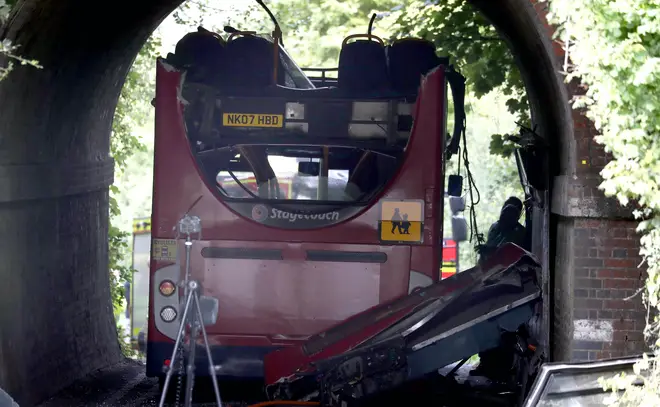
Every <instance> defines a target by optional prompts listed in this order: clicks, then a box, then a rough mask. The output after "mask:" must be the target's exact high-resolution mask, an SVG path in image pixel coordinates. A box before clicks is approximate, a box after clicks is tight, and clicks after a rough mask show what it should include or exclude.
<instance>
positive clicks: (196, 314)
mask: <svg viewBox="0 0 660 407" xmlns="http://www.w3.org/2000/svg"><path fill="white" fill-rule="evenodd" d="M178 226H179V228H178V229H179V234H182V235H185V236H186V241H185V251H186V262H185V263H186V267H185V270H186V271H185V275H184V281H183V288H184V302H183V303H185V307H184V309H183V315H182V316H181V320H180V321H181V326H180V327H179V332H178V334H177V337H176V342H175V343H174V351H173V352H172V357H171V358H170V361H171V363H170V364H169V366H167V374H166V376H165V383H164V385H163V391H162V393H161V396H160V403H159V404H158V406H159V407H164V406H165V398H166V396H167V391H168V389H169V385H170V381H171V380H172V375H173V373H174V370H175V366H177V365H178V364H179V363H181V365H183V361H184V360H185V358H184V353H185V354H187V355H186V356H187V359H188V364H187V366H186V391H185V401H184V406H185V407H192V398H193V388H194V386H195V351H196V347H197V346H196V345H197V337H198V336H199V333H200V332H201V334H202V339H203V341H204V348H205V350H206V358H207V361H208V364H209V374H210V375H211V380H212V381H213V391H214V392H215V402H216V403H217V405H218V407H222V400H221V398H220V389H219V387H218V379H217V378H216V376H215V373H216V368H215V365H214V364H213V358H212V357H211V348H210V347H209V341H208V337H207V335H206V328H205V325H207V324H206V322H207V321H205V318H204V316H205V315H204V314H202V307H201V306H200V291H201V287H200V284H199V282H197V281H195V280H192V279H190V252H191V250H192V240H193V239H192V235H193V234H197V237H198V238H199V234H200V233H201V230H202V228H201V223H200V219H199V218H198V217H197V216H189V215H188V214H186V215H185V216H184V217H183V218H182V219H181V220H180V221H179V225H178ZM215 304H216V307H217V301H215ZM210 314H212V315H211V316H210V318H209V319H211V320H212V321H211V322H209V323H208V324H213V323H214V322H215V321H214V320H215V315H213V314H215V312H213V311H211V312H210ZM207 317H209V315H207ZM186 326H188V327H189V328H190V336H189V338H188V346H187V347H184V339H185V336H186ZM180 349H183V352H181V351H180ZM179 359H180V360H179ZM182 373H183V372H179V374H182Z"/></svg>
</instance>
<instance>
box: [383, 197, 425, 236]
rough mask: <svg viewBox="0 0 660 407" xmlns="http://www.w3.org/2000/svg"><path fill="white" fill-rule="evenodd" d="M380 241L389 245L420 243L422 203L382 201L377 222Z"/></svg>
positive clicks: (422, 215)
mask: <svg viewBox="0 0 660 407" xmlns="http://www.w3.org/2000/svg"><path fill="white" fill-rule="evenodd" d="M378 229H379V230H378V232H379V234H380V240H381V241H383V242H390V243H422V241H423V240H424V239H423V231H424V201H422V200H382V201H380V220H379V222H378Z"/></svg>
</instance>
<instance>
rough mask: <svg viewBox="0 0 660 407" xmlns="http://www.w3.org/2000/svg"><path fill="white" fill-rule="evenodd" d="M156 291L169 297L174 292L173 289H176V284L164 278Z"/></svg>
mask: <svg viewBox="0 0 660 407" xmlns="http://www.w3.org/2000/svg"><path fill="white" fill-rule="evenodd" d="M158 291H160V293H161V294H162V295H163V296H165V297H169V296H170V295H172V294H174V291H176V286H175V285H174V283H173V282H171V281H170V280H165V281H163V282H162V283H160V285H159V286H158Z"/></svg>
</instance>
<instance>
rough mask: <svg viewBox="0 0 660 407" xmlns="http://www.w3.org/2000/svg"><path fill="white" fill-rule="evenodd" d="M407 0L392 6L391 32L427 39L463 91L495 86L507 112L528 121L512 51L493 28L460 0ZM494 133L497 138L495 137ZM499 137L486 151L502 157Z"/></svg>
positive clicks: (478, 92) (505, 151) (507, 151)
mask: <svg viewBox="0 0 660 407" xmlns="http://www.w3.org/2000/svg"><path fill="white" fill-rule="evenodd" d="M428 3H429V2H428V1H421V0H414V1H411V2H410V3H409V4H408V5H407V6H406V7H404V8H403V9H402V10H400V11H397V12H396V13H395V14H396V25H395V31H394V35H395V36H404V35H415V36H420V37H422V38H426V39H428V40H430V41H433V42H434V43H435V45H436V47H437V48H438V52H439V53H440V54H442V55H446V56H450V57H451V60H452V61H453V63H454V64H455V65H456V66H457V68H458V69H459V70H460V71H461V73H462V74H463V75H465V77H466V78H467V86H468V90H469V91H470V92H472V93H474V95H475V96H476V97H478V98H480V97H483V96H484V95H487V94H489V93H490V92H493V91H494V90H498V91H501V92H503V93H504V94H506V95H509V96H510V98H509V100H508V101H507V107H508V108H509V111H510V112H511V113H512V114H514V115H515V117H516V120H517V121H518V122H520V123H523V124H525V125H529V122H530V113H529V103H528V100H527V96H526V92H525V87H524V83H523V81H522V76H521V75H520V71H519V70H518V68H517V66H516V64H515V61H514V58H513V54H512V53H511V51H510V50H509V48H508V46H507V44H506V43H505V42H504V41H503V40H502V39H501V38H500V37H499V35H498V33H497V31H496V30H495V27H493V26H492V25H491V24H490V22H488V20H486V19H485V18H484V16H482V15H481V14H480V13H479V12H478V10H476V9H474V8H473V7H472V6H471V5H470V4H469V3H467V2H465V1H464V0H447V1H435V2H432V4H431V5H429V4H428ZM495 138H500V140H495ZM501 138H502V136H501V135H499V134H494V135H493V136H492V139H493V142H492V143H491V146H492V147H493V149H491V151H490V152H491V154H499V155H503V156H504V157H508V156H509V155H510V153H511V151H512V150H510V149H503V148H502V147H503V146H504V145H505V144H506V143H505V142H504V140H503V139H501Z"/></svg>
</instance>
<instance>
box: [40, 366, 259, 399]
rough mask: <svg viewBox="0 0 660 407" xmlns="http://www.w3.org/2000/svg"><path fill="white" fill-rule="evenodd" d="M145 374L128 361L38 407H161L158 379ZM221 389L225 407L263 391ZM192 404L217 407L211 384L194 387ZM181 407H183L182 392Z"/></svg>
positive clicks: (100, 372)
mask: <svg viewBox="0 0 660 407" xmlns="http://www.w3.org/2000/svg"><path fill="white" fill-rule="evenodd" d="M144 372H145V366H144V364H142V363H140V362H137V361H134V360H130V359H128V360H126V361H124V362H121V363H119V364H117V365H114V366H111V367H108V368H106V369H102V370H99V371H97V372H95V373H93V374H91V375H89V376H87V377H86V378H84V379H82V380H79V381H77V382H76V383H74V384H73V385H71V386H69V387H68V388H66V389H64V390H63V391H61V392H60V393H59V394H58V395H56V396H55V397H53V398H51V399H50V400H48V401H46V402H44V403H42V404H40V405H39V406H38V407H94V406H99V407H101V406H102V407H142V406H145V407H146V406H158V402H159V401H160V392H159V388H158V379H156V378H149V377H146V376H145V374H144ZM176 384H177V380H176V378H174V380H172V384H171V385H170V388H171V389H173V388H174V387H175V386H176ZM222 387H223V388H224V389H221V396H222V398H223V406H227V407H230V406H231V407H234V406H246V405H247V404H248V403H247V402H244V401H241V402H236V400H237V399H240V400H245V399H249V398H253V397H255V394H258V393H260V391H259V390H260V388H259V387H258V386H257V385H254V384H253V385H252V386H243V388H240V389H237V386H236V385H223V386H222ZM223 390H224V391H223ZM172 393H174V391H172ZM251 396H252V397H251ZM257 397H258V396H257ZM193 400H194V401H196V404H195V406H196V407H206V406H215V405H216V404H215V403H213V402H212V401H213V392H212V387H211V386H210V383H206V382H205V381H203V380H198V381H197V382H196V383H195V397H194V399H193ZM256 401H258V400H255V402H256ZM166 405H167V406H168V407H174V406H175V403H174V402H173V400H172V401H171V402H169V403H167V404H166ZM181 405H183V392H182V394H181Z"/></svg>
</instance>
